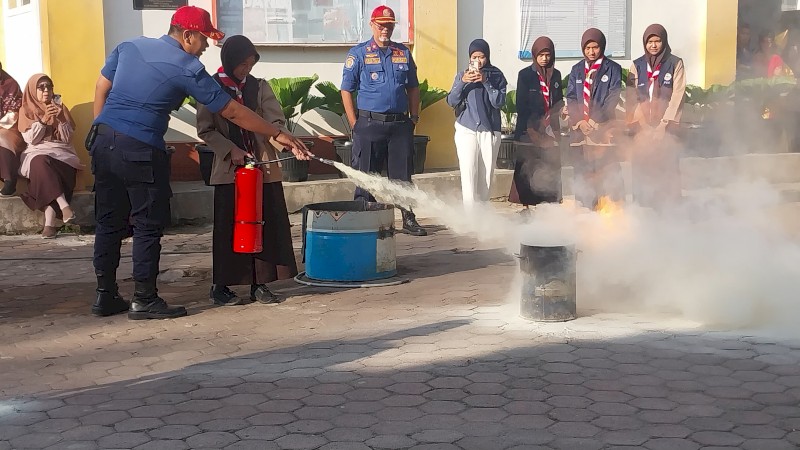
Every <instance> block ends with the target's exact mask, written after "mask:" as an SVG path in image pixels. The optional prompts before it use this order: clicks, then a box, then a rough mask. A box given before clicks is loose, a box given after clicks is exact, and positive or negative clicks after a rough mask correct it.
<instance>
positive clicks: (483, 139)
mask: <svg viewBox="0 0 800 450" xmlns="http://www.w3.org/2000/svg"><path fill="white" fill-rule="evenodd" d="M455 141H456V153H457V154H458V168H459V170H460V171H461V196H462V198H463V201H464V205H467V206H469V205H472V204H474V203H475V202H476V201H478V202H480V201H483V202H486V201H489V189H490V187H491V185H492V175H493V174H494V164H495V161H496V160H497V153H498V152H499V151H500V132H499V131H496V132H491V131H472V130H470V129H469V128H467V127H465V126H463V125H461V124H459V123H458V122H456V134H455Z"/></svg>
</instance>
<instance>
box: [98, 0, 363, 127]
mask: <svg viewBox="0 0 800 450" xmlns="http://www.w3.org/2000/svg"><path fill="white" fill-rule="evenodd" d="M212 1H213V0H190V1H189V4H190V5H195V6H199V7H201V8H204V9H205V10H206V11H211V6H212V5H211V3H212ZM103 7H104V8H105V10H104V13H105V17H106V22H105V23H106V25H105V34H106V54H108V53H109V52H111V51H112V50H113V49H114V47H116V46H117V44H119V43H120V42H123V41H125V40H127V39H132V38H135V37H138V36H147V37H160V36H162V35H163V34H165V33H166V32H167V30H168V29H169V21H170V18H171V17H172V11H155V10H145V11H134V9H133V2H131V1H127V0H103ZM258 50H259V54H260V55H261V58H260V60H259V62H258V64H256V66H255V67H254V68H253V75H254V76H256V77H262V78H277V77H290V76H291V77H295V76H310V75H313V74H315V73H316V74H317V75H319V77H320V80H328V81H332V82H334V83H335V84H336V85H337V86H338V85H339V83H340V82H341V78H342V65H343V63H344V60H345V56H346V54H347V48H346V47H258ZM219 53H220V48H219V47H217V46H214V45H212V46H210V47H209V48H208V50H206V52H205V53H204V54H203V56H202V57H201V58H200V61H202V62H203V64H204V65H205V66H206V69H207V70H208V72H209V73H211V74H213V73H214V72H216V71H217V68H218V67H219V66H220V59H219ZM98 71H99V68H98ZM312 93H315V94H318V92H316V90H312ZM183 117H184V115H182V116H181V117H176V116H175V115H173V119H172V120H171V121H170V128H171V130H170V132H168V134H167V140H179V139H181V138H185V137H186V136H189V137H191V138H195V139H196V134H195V131H194V129H193V127H194V124H193V123H191V124H189V123H188V122H189V121H182V120H181V118H183ZM340 122H341V121H340V120H339V119H338V118H337V117H331V115H330V114H327V113H325V112H322V113H320V112H317V111H311V112H309V113H307V114H305V115H304V116H303V120H301V122H300V123H299V124H298V128H297V130H296V131H297V134H301V135H311V134H327V135H330V134H341V133H342V131H340V130H337V129H336V128H341V126H340V125H339V123H340ZM332 125H335V126H336V128H334V127H333V126H332Z"/></svg>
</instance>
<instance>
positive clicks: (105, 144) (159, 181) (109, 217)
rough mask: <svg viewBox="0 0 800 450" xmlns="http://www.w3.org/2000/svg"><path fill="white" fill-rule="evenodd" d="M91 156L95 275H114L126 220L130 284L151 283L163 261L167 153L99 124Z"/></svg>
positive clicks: (167, 208)
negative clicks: (130, 233)
mask: <svg viewBox="0 0 800 450" xmlns="http://www.w3.org/2000/svg"><path fill="white" fill-rule="evenodd" d="M91 156H92V173H93V174H94V177H95V179H94V180H95V181H94V193H95V194H94V215H95V221H96V222H97V229H96V231H95V241H94V267H95V270H97V271H101V272H104V273H115V272H116V270H117V267H119V258H120V246H121V243H122V240H123V239H125V238H126V237H127V236H128V224H129V220H130V224H131V225H132V226H133V279H134V280H135V281H152V280H155V279H156V277H157V276H158V263H159V259H160V256H161V236H163V234H164V228H165V227H166V226H167V224H168V223H169V218H170V206H169V200H170V197H172V189H171V188H170V185H169V177H170V157H169V154H167V153H166V152H165V151H164V150H163V149H160V148H156V147H153V146H151V145H149V144H145V143H144V142H141V141H139V140H137V139H134V138H132V137H130V136H127V135H125V134H122V133H118V132H116V131H114V130H113V129H111V128H110V127H108V126H105V125H101V126H100V128H99V130H98V134H97V139H96V140H95V142H94V145H92V149H91Z"/></svg>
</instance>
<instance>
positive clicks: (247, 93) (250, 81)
mask: <svg viewBox="0 0 800 450" xmlns="http://www.w3.org/2000/svg"><path fill="white" fill-rule="evenodd" d="M250 56H255V57H256V62H258V60H259V59H260V56H259V54H258V51H257V50H256V47H255V45H253V43H252V42H251V41H250V39H248V38H247V37H245V36H242V35H235V36H231V37H229V38H228V39H226V40H225V43H224V44H223V45H222V51H221V52H220V59H221V60H222V68H221V69H222V70H223V71H224V72H225V75H227V76H228V78H230V79H231V80H233V81H235V82H236V83H241V82H242V80H239V79H237V78H236V77H235V76H234V75H233V70H234V69H236V67H237V66H238V65H239V64H241V63H243V62H244V61H245V60H246V59H247V58H249V57H250ZM214 78H215V79H216V80H217V83H219V85H220V86H222V89H223V90H224V91H225V92H227V93H228V94H230V96H231V98H233V99H234V100H235V99H236V91H235V90H233V89H231V88H229V87H227V86H225V85H224V84H223V83H222V82H221V81H220V79H219V74H218V73H217V74H216V75H214ZM244 82H245V84H244V87H243V88H242V100H243V101H244V105H245V106H246V107H248V108H250V109H252V110H253V111H255V110H256V109H258V80H256V78H255V77H254V76H252V75H247V78H245V80H244ZM226 121H227V122H228V139H230V140H231V141H232V142H233V143H234V144H236V146H237V147H239V148H240V149H242V150H246V151H247V150H252V151H255V149H254V148H251V147H253V146H254V145H255V144H254V143H255V136H254V135H253V133H251V132H249V131H247V130H242V129H241V128H240V127H239V126H238V125H236V124H235V123H233V122H231V121H230V120H227V119H226Z"/></svg>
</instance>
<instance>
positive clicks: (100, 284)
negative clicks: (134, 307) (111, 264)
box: [92, 271, 131, 317]
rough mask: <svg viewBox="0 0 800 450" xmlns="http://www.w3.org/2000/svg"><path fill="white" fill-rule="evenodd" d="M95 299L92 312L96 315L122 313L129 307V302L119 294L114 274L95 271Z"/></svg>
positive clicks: (103, 315)
mask: <svg viewBox="0 0 800 450" xmlns="http://www.w3.org/2000/svg"><path fill="white" fill-rule="evenodd" d="M95 273H96V275H97V299H96V300H95V301H94V305H92V314H94V315H95V316H98V317H107V316H113V315H114V314H119V313H124V312H125V311H127V310H128V309H129V308H130V306H131V305H130V303H128V302H127V301H125V299H123V298H122V297H121V296H120V295H119V287H118V286H117V280H116V275H109V274H108V273H106V272H101V271H97V272H95Z"/></svg>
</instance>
